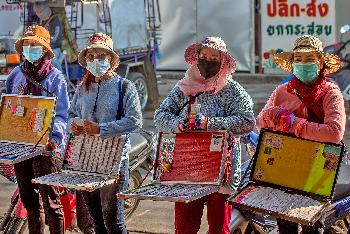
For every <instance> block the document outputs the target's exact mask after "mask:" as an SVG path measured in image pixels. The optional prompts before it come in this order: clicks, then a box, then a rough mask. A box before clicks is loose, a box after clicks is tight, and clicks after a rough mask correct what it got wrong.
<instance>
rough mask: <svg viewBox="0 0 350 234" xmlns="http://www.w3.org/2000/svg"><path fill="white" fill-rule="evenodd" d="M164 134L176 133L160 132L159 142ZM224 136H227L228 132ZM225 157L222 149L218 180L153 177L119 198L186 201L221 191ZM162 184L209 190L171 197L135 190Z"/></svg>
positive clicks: (119, 195) (155, 169) (225, 144)
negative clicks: (145, 193) (140, 192)
mask: <svg viewBox="0 0 350 234" xmlns="http://www.w3.org/2000/svg"><path fill="white" fill-rule="evenodd" d="M224 132H226V131H215V132H211V133H213V134H215V133H220V134H222V133H224ZM162 134H171V135H174V133H159V136H158V139H159V141H158V142H160V139H161V136H162ZM175 135H176V134H175ZM224 136H226V134H225V135H224ZM159 147H160V146H159V144H158V147H157V148H158V150H157V155H158V154H159ZM226 147H227V142H226V140H225V141H224V145H223V148H222V149H226ZM157 159H158V157H156V160H157ZM225 159H226V155H225V151H224V150H223V151H222V159H221V167H220V174H219V179H218V181H216V182H191V181H162V180H156V179H153V180H152V182H151V183H149V184H147V185H145V186H142V187H140V188H138V189H136V190H135V189H132V190H127V191H124V192H121V193H119V194H117V197H118V198H119V199H134V198H136V199H144V200H154V201H169V202H185V203H188V202H191V201H194V200H196V199H199V198H201V197H204V196H207V195H209V194H212V193H215V192H217V191H219V189H220V185H221V184H222V181H223V176H224V165H225ZM156 171H157V167H156V166H155V168H154V169H153V175H155V173H156ZM160 185H163V186H167V185H168V186H173V185H181V186H188V187H189V189H192V191H193V188H192V187H191V186H194V185H201V187H202V188H205V187H207V188H208V191H206V192H203V193H200V192H199V193H198V194H196V195H195V196H190V197H186V196H181V194H179V196H173V197H171V196H161V195H159V196H158V195H157V196H155V195H144V194H135V191H139V190H142V189H144V188H146V187H147V186H152V187H153V186H160Z"/></svg>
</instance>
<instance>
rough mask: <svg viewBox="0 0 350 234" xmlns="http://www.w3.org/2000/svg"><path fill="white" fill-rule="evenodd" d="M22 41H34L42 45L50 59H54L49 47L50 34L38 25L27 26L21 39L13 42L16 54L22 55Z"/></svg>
mask: <svg viewBox="0 0 350 234" xmlns="http://www.w3.org/2000/svg"><path fill="white" fill-rule="evenodd" d="M24 40H34V41H36V42H38V43H39V44H40V45H42V46H43V47H44V48H45V49H46V50H47V51H48V53H49V54H50V57H51V58H54V57H55V54H54V53H53V51H52V48H51V46H50V42H51V39H50V33H49V31H47V30H46V29H45V28H44V27H42V26H39V25H33V26H29V27H28V28H27V29H26V31H25V32H24V35H23V37H22V38H21V39H19V40H17V41H16V42H15V49H16V51H17V53H19V54H22V47H23V41H24Z"/></svg>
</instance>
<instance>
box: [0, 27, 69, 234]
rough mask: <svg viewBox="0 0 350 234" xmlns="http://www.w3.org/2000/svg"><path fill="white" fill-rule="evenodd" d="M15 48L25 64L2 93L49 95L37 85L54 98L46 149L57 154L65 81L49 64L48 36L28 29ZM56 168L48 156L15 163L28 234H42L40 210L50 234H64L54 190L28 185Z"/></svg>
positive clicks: (65, 106)
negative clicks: (49, 139)
mask: <svg viewBox="0 0 350 234" xmlns="http://www.w3.org/2000/svg"><path fill="white" fill-rule="evenodd" d="M15 48H16V51H17V52H18V53H19V54H22V55H23V56H24V58H25V61H24V62H23V63H22V64H20V65H19V66H18V67H16V68H15V69H14V70H12V72H11V73H10V74H9V76H8V78H7V80H6V93H7V94H22V95H27V94H31V95H36V96H50V94H49V93H47V92H46V90H43V89H42V88H41V87H39V86H38V85H36V83H40V84H41V85H42V86H44V87H45V88H46V89H47V91H49V92H51V93H54V94H55V95H56V96H57V104H56V116H55V119H54V125H53V130H52V141H51V142H50V143H49V145H50V147H48V148H50V150H53V149H54V148H57V150H58V151H59V150H60V149H62V148H63V143H64V142H63V139H64V136H65V130H66V124H67V120H68V108H69V100H68V93H67V84H66V81H65V79H64V77H63V75H62V73H61V72H60V71H59V70H57V69H56V68H54V67H53V66H52V64H51V61H52V58H53V57H54V53H53V51H52V49H51V47H50V34H49V32H48V31H47V30H46V29H45V28H43V27H41V26H31V27H29V28H28V29H27V30H26V31H25V33H24V36H23V37H22V38H21V39H20V40H18V41H17V42H16V44H15ZM46 154H47V153H45V155H46ZM57 169H59V167H58V166H57V163H56V162H54V158H52V157H49V156H38V157H35V158H33V159H29V160H26V161H23V162H20V163H17V164H15V171H16V177H17V183H18V188H19V192H20V195H21V200H22V202H23V204H24V207H25V208H26V209H27V211H28V216H27V218H28V227H29V233H33V234H44V227H45V221H44V217H43V214H44V212H43V208H44V211H45V216H46V219H45V220H47V224H48V225H49V227H50V233H63V232H64V230H63V210H62V206H61V203H60V199H59V194H58V191H57V190H56V188H54V187H51V186H47V185H39V186H38V185H34V184H32V183H31V180H32V179H34V178H35V177H39V176H43V175H47V174H51V173H54V172H56V171H57ZM38 188H39V193H40V197H41V198H40V199H39V193H38V192H37V189H38ZM42 207H43V208H42Z"/></svg>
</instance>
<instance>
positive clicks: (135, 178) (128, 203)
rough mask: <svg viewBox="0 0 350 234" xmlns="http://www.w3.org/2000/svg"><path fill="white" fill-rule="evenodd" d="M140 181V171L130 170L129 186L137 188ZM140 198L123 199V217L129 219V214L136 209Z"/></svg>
mask: <svg viewBox="0 0 350 234" xmlns="http://www.w3.org/2000/svg"><path fill="white" fill-rule="evenodd" d="M141 181H142V177H141V175H140V173H139V172H138V171H137V170H134V171H132V172H131V178H130V181H129V188H130V189H133V188H137V187H138V186H139V185H140V184H141ZM139 203H140V200H139V199H127V200H125V211H124V213H125V219H126V220H127V219H129V218H130V217H131V215H132V214H133V213H134V211H135V210H136V208H137V206H138V205H139Z"/></svg>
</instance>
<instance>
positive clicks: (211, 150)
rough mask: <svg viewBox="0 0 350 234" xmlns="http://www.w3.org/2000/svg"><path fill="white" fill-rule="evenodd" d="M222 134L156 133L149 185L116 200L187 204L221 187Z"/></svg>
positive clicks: (224, 144) (126, 192) (119, 195)
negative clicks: (128, 199) (156, 144)
mask: <svg viewBox="0 0 350 234" xmlns="http://www.w3.org/2000/svg"><path fill="white" fill-rule="evenodd" d="M225 153H226V132H192V133H176V134H173V133H160V135H159V142H158V151H157V155H156V165H155V168H154V173H153V181H152V182H151V183H150V184H147V185H145V186H143V187H140V188H137V189H133V190H129V191H125V192H123V193H121V194H118V197H119V198H122V199H124V198H139V199H150V200H162V201H174V202H176V201H177V202H179V201H181V202H190V201H193V200H195V199H198V198H201V197H203V196H206V195H209V194H211V193H214V192H217V191H218V190H219V187H220V185H221V183H222V178H223V168H224V167H223V164H224V160H225Z"/></svg>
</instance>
